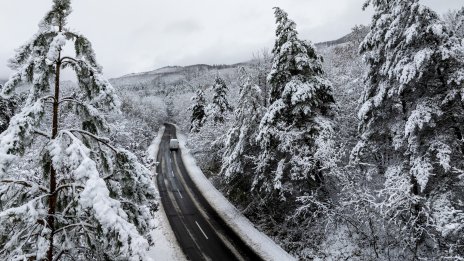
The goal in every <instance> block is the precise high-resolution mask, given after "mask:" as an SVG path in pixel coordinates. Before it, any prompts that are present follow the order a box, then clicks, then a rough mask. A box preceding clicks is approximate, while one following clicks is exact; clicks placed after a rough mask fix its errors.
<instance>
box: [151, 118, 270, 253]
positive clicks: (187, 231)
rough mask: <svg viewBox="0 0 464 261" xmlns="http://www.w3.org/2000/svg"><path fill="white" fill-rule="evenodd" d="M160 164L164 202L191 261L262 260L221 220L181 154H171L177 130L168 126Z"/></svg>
mask: <svg viewBox="0 0 464 261" xmlns="http://www.w3.org/2000/svg"><path fill="white" fill-rule="evenodd" d="M165 126H166V128H165V131H164V135H163V138H162V140H161V144H160V149H159V152H158V156H157V161H158V162H159V163H160V164H159V165H158V166H157V173H158V176H157V179H156V180H157V183H158V189H159V192H160V196H161V202H162V204H163V207H164V209H165V211H166V215H167V217H168V220H169V223H170V225H171V227H172V230H173V231H174V234H175V236H176V238H177V241H178V242H179V244H180V246H181V248H182V250H183V251H184V253H185V255H186V256H187V258H188V259H189V260H194V261H196V260H218V261H227V260H262V259H261V258H260V257H259V256H258V255H257V254H256V253H255V252H254V251H253V250H252V249H251V248H250V247H249V246H248V245H246V244H245V243H244V242H243V241H242V240H241V239H240V237H239V236H238V235H237V234H236V233H234V231H233V230H232V229H231V228H230V227H229V226H228V225H227V224H226V223H225V222H224V221H223V220H222V219H221V218H220V217H219V215H218V214H217V213H216V212H215V210H214V209H213V208H212V207H211V205H209V203H208V202H207V201H206V200H205V198H204V197H203V196H202V195H201V193H200V192H199V190H198V189H197V187H196V186H195V185H194V183H193V181H192V180H191V178H190V176H189V174H188V172H187V170H186V168H185V166H184V164H183V162H182V157H181V154H180V153H181V152H180V151H170V149H169V140H170V139H173V138H176V128H175V126H174V125H172V124H165Z"/></svg>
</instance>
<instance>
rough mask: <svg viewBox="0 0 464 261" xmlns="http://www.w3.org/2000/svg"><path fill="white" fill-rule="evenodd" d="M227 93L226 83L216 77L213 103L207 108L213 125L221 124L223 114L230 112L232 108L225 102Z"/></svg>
mask: <svg viewBox="0 0 464 261" xmlns="http://www.w3.org/2000/svg"><path fill="white" fill-rule="evenodd" d="M227 92H228V88H227V85H226V82H225V81H224V80H223V79H222V78H221V77H219V76H217V77H216V79H215V80H214V85H213V93H214V94H213V103H212V104H211V106H209V110H208V111H209V112H208V114H209V115H210V117H212V119H213V122H214V123H215V124H216V123H223V122H224V116H225V114H226V113H227V112H229V111H232V107H231V106H230V105H229V102H228V101H227Z"/></svg>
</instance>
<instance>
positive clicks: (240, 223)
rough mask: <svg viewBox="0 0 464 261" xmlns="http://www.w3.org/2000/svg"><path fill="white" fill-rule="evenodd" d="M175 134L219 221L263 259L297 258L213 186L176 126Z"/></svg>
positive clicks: (187, 164) (188, 167) (192, 172)
mask: <svg viewBox="0 0 464 261" xmlns="http://www.w3.org/2000/svg"><path fill="white" fill-rule="evenodd" d="M176 133H177V138H178V140H179V147H180V149H181V155H182V161H183V162H184V165H185V167H186V169H187V171H188V173H189V175H190V177H191V178H192V180H193V182H194V183H195V185H196V186H197V188H198V189H199V190H200V191H201V193H202V194H203V196H204V197H205V198H206V200H207V201H208V202H209V204H210V205H211V206H212V207H213V208H214V209H215V210H216V212H217V213H218V214H219V215H220V216H221V218H222V219H223V220H224V221H225V222H227V224H228V225H229V226H230V228H231V229H233V230H234V231H235V233H237V235H239V236H240V238H241V239H242V240H243V241H244V242H245V243H246V244H248V245H249V246H250V247H251V248H252V249H254V250H255V251H256V252H257V254H258V255H259V256H260V257H261V258H262V259H264V260H276V261H284V260H296V258H294V257H292V256H291V255H290V254H288V253H287V252H286V251H285V250H283V249H282V248H281V247H280V246H279V245H277V244H276V243H275V242H274V241H273V240H272V239H271V238H269V237H268V236H267V235H265V234H264V233H262V232H260V231H259V230H258V229H256V228H255V226H254V225H253V223H251V221H250V220H248V218H246V217H245V216H244V215H243V214H242V213H241V212H240V211H239V210H238V209H237V208H236V207H235V206H234V205H232V203H230V202H229V201H228V200H227V199H226V198H225V197H224V195H222V193H221V192H220V191H218V190H217V189H216V188H215V187H214V185H213V184H212V183H211V182H210V181H209V179H208V178H206V176H205V175H204V174H203V172H202V171H201V169H200V168H199V167H198V166H197V164H196V162H195V159H194V158H193V156H192V155H191V154H190V151H189V149H187V147H186V145H185V144H186V138H185V136H184V135H183V134H181V133H180V132H179V128H178V127H177V126H176Z"/></svg>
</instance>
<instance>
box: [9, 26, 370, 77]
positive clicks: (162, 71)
mask: <svg viewBox="0 0 464 261" xmlns="http://www.w3.org/2000/svg"><path fill="white" fill-rule="evenodd" d="M368 32H369V27H367V26H362V29H361V31H360V32H358V33H359V34H360V35H357V36H356V35H355V33H354V32H351V33H349V34H346V35H345V36H343V37H341V38H339V39H337V40H333V41H326V42H320V43H316V44H315V45H316V46H317V47H318V48H322V47H330V46H335V45H339V44H343V43H346V42H349V41H350V40H352V39H353V38H354V37H364V36H366V35H367V33H368ZM251 63H252V61H248V62H241V63H235V64H213V65H209V64H193V65H186V66H176V65H174V66H173V65H170V66H164V67H161V68H158V69H155V70H153V71H146V72H139V73H130V74H126V75H123V76H120V77H116V78H113V79H110V80H112V81H115V80H121V79H131V78H137V77H142V78H150V79H152V78H153V77H156V76H166V75H170V74H171V75H175V74H179V73H182V72H187V71H188V72H192V71H195V72H202V71H210V70H222V69H228V68H237V67H240V66H247V65H250V64H251ZM0 82H1V81H0Z"/></svg>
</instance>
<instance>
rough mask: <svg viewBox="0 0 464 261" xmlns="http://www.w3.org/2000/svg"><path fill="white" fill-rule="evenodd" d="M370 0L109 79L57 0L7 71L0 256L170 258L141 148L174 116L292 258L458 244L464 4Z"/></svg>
mask: <svg viewBox="0 0 464 261" xmlns="http://www.w3.org/2000/svg"><path fill="white" fill-rule="evenodd" d="M363 8H373V10H374V14H373V16H372V18H371V23H370V24H369V25H356V26H354V27H353V29H352V31H351V32H350V33H349V34H347V35H346V36H344V37H342V38H340V39H338V40H335V41H330V42H323V43H312V42H311V41H309V40H306V39H302V38H301V37H300V35H299V33H298V27H297V25H296V23H295V22H294V21H293V20H292V19H291V14H287V12H285V11H284V10H283V9H281V8H278V7H276V8H274V9H273V10H268V11H269V12H272V11H273V12H274V16H275V39H274V40H275V41H274V46H273V47H272V49H266V48H263V49H261V50H257V51H255V52H254V55H253V57H250V60H249V61H244V62H242V63H238V64H232V65H206V64H198V65H191V66H168V67H164V68H160V69H157V70H154V71H150V72H144V73H135V74H130V75H125V76H122V77H119V78H113V79H109V80H107V79H106V78H105V77H104V73H103V69H102V67H101V66H100V65H99V64H98V62H97V59H96V54H95V51H94V50H93V48H92V44H91V39H87V38H86V36H84V35H83V34H81V33H80V32H78V31H74V30H73V29H72V27H69V26H68V16H70V15H73V14H72V13H71V10H72V9H71V1H70V0H53V5H52V8H51V10H50V11H49V12H48V13H46V14H45V16H44V18H43V20H42V21H41V22H40V24H39V30H38V32H37V33H36V34H35V35H34V36H33V37H32V38H31V40H30V41H28V42H27V43H25V44H24V45H23V46H21V47H20V48H18V49H17V50H16V54H15V56H14V57H13V58H12V59H10V60H9V67H10V68H11V69H12V70H13V71H14V74H13V75H12V76H11V77H10V78H9V79H8V80H7V81H5V82H3V83H2V85H1V96H0V133H1V134H0V224H1V225H0V259H1V260H50V261H52V260H136V261H139V260H162V258H157V256H156V253H155V254H148V252H147V249H149V248H150V246H152V245H153V244H154V243H153V242H154V239H153V238H152V236H151V234H150V231H152V230H153V229H155V227H156V224H155V222H154V214H155V213H156V212H157V211H160V209H159V204H160V202H159V196H158V191H157V188H156V186H155V183H154V182H153V180H152V176H153V174H152V171H153V161H154V159H153V158H150V157H149V156H148V155H147V153H146V151H147V148H148V147H149V145H150V144H151V142H152V140H153V139H154V138H155V136H156V133H157V132H158V130H159V129H160V128H161V127H162V126H163V124H164V123H173V124H176V126H177V127H178V129H179V131H181V132H182V133H185V134H186V138H187V146H188V147H189V148H190V152H191V153H192V156H193V157H194V158H195V160H196V163H197V164H198V166H199V167H200V168H201V170H202V171H203V173H204V174H205V175H206V176H207V178H208V179H209V180H210V181H211V182H212V184H213V185H214V186H215V187H216V188H217V189H218V190H219V191H220V192H222V194H224V195H225V196H226V197H227V199H228V200H229V201H230V202H231V203H232V204H233V205H234V206H235V207H236V208H237V209H238V210H239V211H240V212H241V213H242V214H243V215H244V216H246V217H247V218H248V219H249V220H250V221H251V222H252V223H253V224H254V225H255V226H256V227H257V228H258V229H259V230H260V231H261V232H263V233H264V234H266V235H268V236H269V237H270V238H272V239H273V240H274V241H275V242H276V243H277V244H279V245H280V246H281V247H282V248H283V249H284V250H285V251H287V252H288V253H289V254H291V255H292V256H293V257H295V258H296V259H298V260H464V189H463V188H464V138H463V135H464V7H463V8H462V9H460V10H452V11H449V12H447V13H446V14H443V15H441V14H437V13H436V12H435V11H433V10H432V9H431V8H429V7H427V6H425V5H423V4H421V3H420V1H419V0H392V1H382V0H368V1H366V3H365V5H364V6H363ZM67 43H68V44H71V45H72V52H71V53H68V52H65V51H64V46H65V45H66V44H67ZM61 70H69V71H72V72H73V73H74V74H75V75H76V79H77V80H76V81H75V82H74V81H63V80H62V79H61V78H60V75H61Z"/></svg>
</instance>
